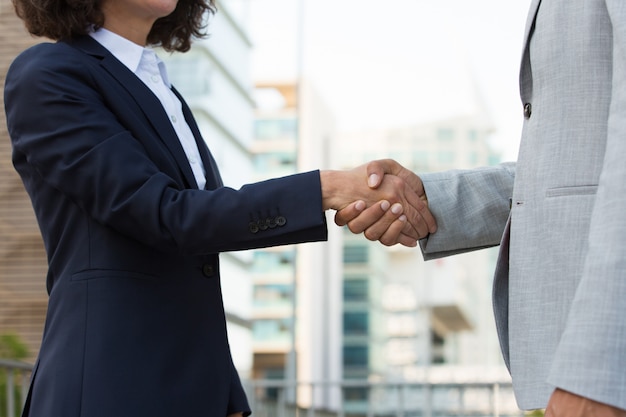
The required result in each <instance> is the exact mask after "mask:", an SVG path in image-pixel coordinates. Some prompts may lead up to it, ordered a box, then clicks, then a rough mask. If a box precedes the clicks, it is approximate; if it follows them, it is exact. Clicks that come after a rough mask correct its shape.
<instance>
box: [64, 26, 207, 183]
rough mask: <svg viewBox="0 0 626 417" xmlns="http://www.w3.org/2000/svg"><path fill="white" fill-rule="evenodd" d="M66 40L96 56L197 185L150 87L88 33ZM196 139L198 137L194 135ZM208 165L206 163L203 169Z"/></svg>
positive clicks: (184, 174)
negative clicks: (87, 34)
mask: <svg viewBox="0 0 626 417" xmlns="http://www.w3.org/2000/svg"><path fill="white" fill-rule="evenodd" d="M67 43H68V44H69V45H72V46H73V47H75V48H77V49H79V50H81V51H82V52H84V53H85V54H87V55H90V56H93V57H94V58H96V59H98V60H99V61H100V65H101V66H102V67H103V68H104V69H105V70H106V71H107V72H108V73H109V74H111V76H112V77H113V78H115V79H116V80H117V82H119V83H120V85H121V86H122V87H123V88H124V89H125V90H126V91H127V92H128V94H129V96H130V97H132V99H133V100H134V101H135V103H136V105H137V106H138V107H139V108H140V109H141V111H142V112H143V113H144V115H145V116H146V118H147V119H148V120H149V121H150V124H151V125H152V127H153V128H154V130H155V131H156V132H157V134H158V135H159V138H160V139H161V141H162V142H163V143H164V144H165V146H166V147H167V148H168V150H169V151H170V153H171V154H172V156H173V157H174V159H175V160H176V163H177V165H178V166H179V168H180V170H181V172H182V173H183V176H184V177H185V180H186V181H187V183H188V184H189V186H190V187H193V188H197V186H198V185H197V183H196V180H195V178H194V175H193V171H192V170H191V167H190V166H189V162H188V161H187V156H186V155H185V151H184V150H183V148H182V146H181V144H180V141H179V139H178V136H177V135H176V132H175V131H174V128H173V127H172V125H171V123H170V122H169V119H168V117H167V114H166V113H165V110H164V109H163V106H162V105H161V102H160V101H159V99H158V98H157V97H156V96H155V95H154V94H153V93H152V91H150V89H149V88H148V87H147V86H146V85H144V83H143V82H141V80H140V79H139V78H137V76H136V75H135V74H133V73H132V72H131V71H130V70H129V69H128V68H127V67H126V66H125V65H124V64H122V63H121V62H120V61H119V60H118V59H117V58H115V57H114V56H113V54H111V53H110V52H109V51H108V50H107V49H106V48H105V47H103V46H102V45H100V44H99V43H98V42H97V41H96V40H95V39H93V38H91V37H90V36H81V37H78V38H76V39H72V40H70V41H67ZM194 133H196V132H194ZM196 141H198V138H196ZM208 169H209V168H208V167H207V170H208Z"/></svg>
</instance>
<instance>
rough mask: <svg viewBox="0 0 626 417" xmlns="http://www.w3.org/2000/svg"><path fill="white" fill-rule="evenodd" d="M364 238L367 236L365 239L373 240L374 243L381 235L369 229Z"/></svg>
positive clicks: (364, 233)
mask: <svg viewBox="0 0 626 417" xmlns="http://www.w3.org/2000/svg"><path fill="white" fill-rule="evenodd" d="M363 236H365V238H366V239H367V240H371V241H372V242H374V241H376V240H378V239H379V237H380V236H379V235H378V233H376V232H375V231H373V230H371V229H367V230H365V231H364V232H363Z"/></svg>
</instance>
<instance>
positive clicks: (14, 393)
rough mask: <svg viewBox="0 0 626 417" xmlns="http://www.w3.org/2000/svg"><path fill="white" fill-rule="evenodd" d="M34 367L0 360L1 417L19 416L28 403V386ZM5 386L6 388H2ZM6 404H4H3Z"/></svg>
mask: <svg viewBox="0 0 626 417" xmlns="http://www.w3.org/2000/svg"><path fill="white" fill-rule="evenodd" d="M32 369H33V365H31V364H29V363H24V362H19V361H14V360H9V359H0V389H2V388H3V389H2V391H4V395H0V400H2V401H0V417H15V416H19V415H20V414H21V411H22V407H23V406H24V403H25V402H26V395H27V394H28V384H29V381H30V374H31V371H32ZM2 385H4V387H2ZM3 403H4V404H3Z"/></svg>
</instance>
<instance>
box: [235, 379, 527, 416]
mask: <svg viewBox="0 0 626 417" xmlns="http://www.w3.org/2000/svg"><path fill="white" fill-rule="evenodd" d="M244 385H245V386H246V389H247V390H248V393H249V395H248V397H249V400H250V406H251V408H252V409H253V410H254V416H255V417H461V416H463V417H470V416H471V417H518V416H523V415H524V413H523V412H522V411H521V410H519V408H518V407H517V404H516V402H515V398H514V395H513V389H512V386H511V383H501V382H494V383H485V382H472V383H424V382H370V381H365V380H343V381H335V382H333V381H324V382H300V381H298V382H294V381H291V382H290V381H284V380H251V381H246V382H245V383H244ZM295 398H297V400H294V399H295Z"/></svg>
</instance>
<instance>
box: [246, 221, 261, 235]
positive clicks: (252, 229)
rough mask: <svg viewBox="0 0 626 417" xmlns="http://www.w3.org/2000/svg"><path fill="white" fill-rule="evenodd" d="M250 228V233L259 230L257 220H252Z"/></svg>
mask: <svg viewBox="0 0 626 417" xmlns="http://www.w3.org/2000/svg"><path fill="white" fill-rule="evenodd" d="M248 230H250V233H257V232H258V231H259V225H258V224H256V222H250V224H248Z"/></svg>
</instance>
